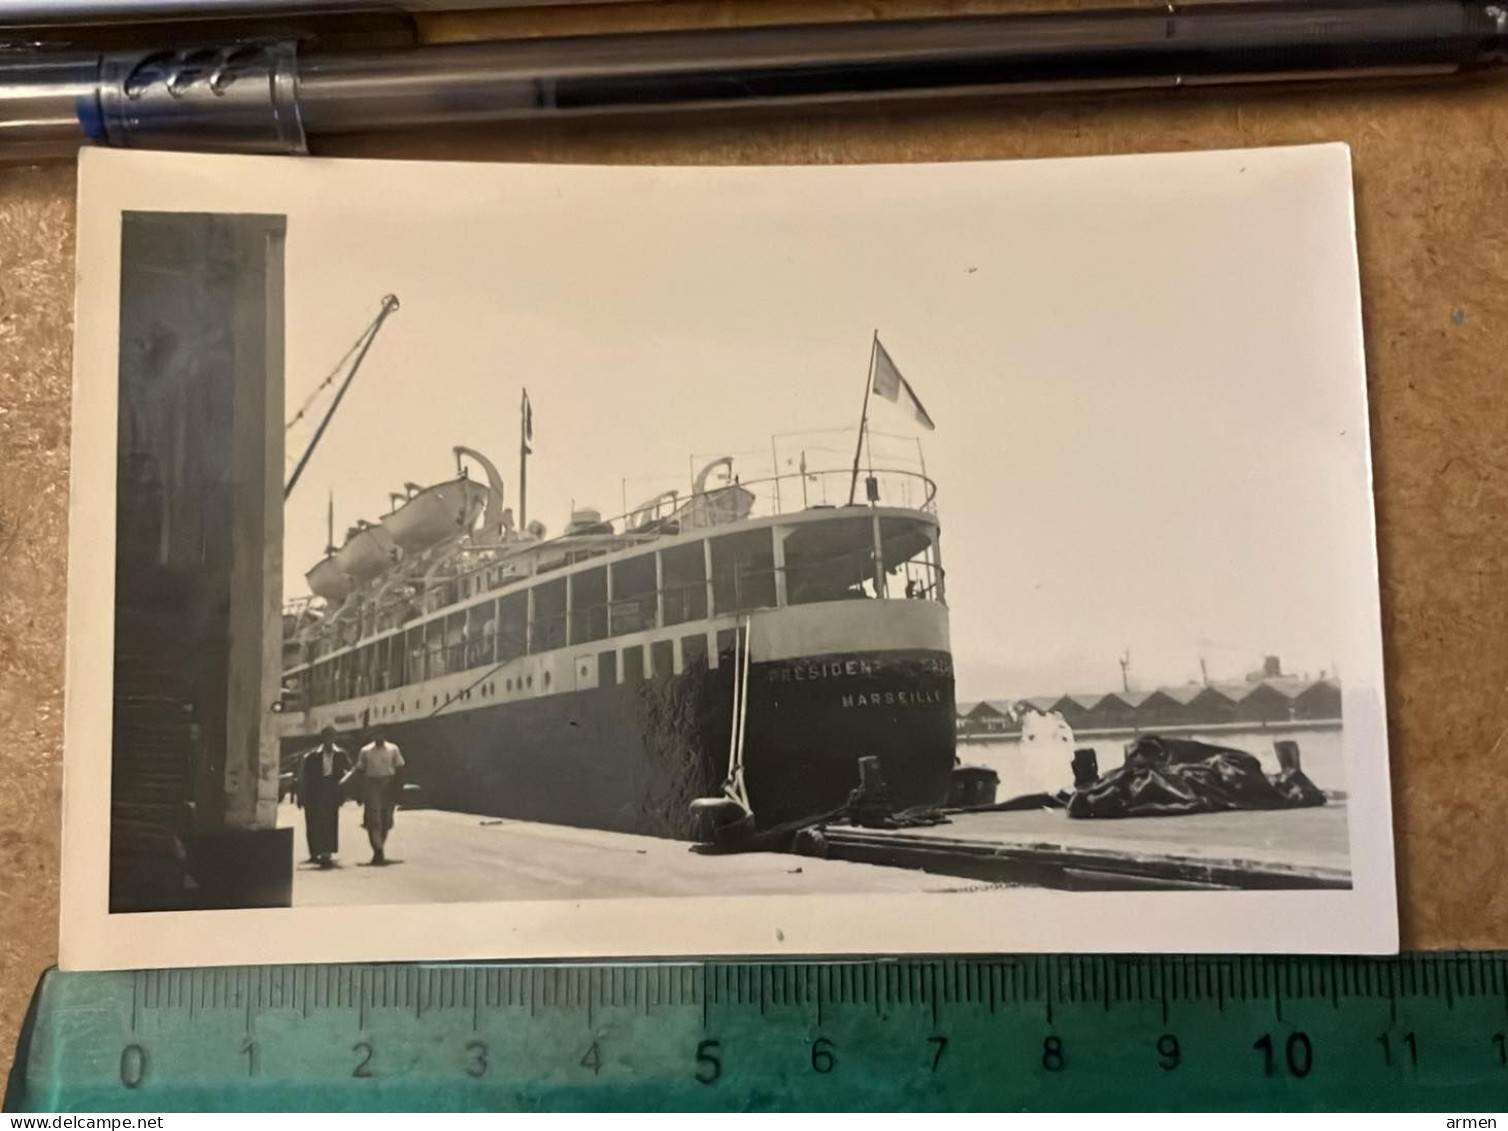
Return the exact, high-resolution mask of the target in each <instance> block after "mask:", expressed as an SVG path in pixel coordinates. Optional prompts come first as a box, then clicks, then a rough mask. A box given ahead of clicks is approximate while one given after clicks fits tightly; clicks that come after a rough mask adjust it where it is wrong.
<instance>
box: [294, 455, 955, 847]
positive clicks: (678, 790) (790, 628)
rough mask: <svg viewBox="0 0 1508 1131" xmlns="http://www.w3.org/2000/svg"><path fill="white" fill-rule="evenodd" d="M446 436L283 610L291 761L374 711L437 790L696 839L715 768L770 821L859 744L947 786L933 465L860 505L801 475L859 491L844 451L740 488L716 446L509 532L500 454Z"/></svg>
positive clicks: (879, 485) (891, 766)
mask: <svg viewBox="0 0 1508 1131" xmlns="http://www.w3.org/2000/svg"><path fill="white" fill-rule="evenodd" d="M454 451H455V456H456V466H457V474H456V476H455V477H454V478H451V479H447V480H445V481H444V482H440V483H435V484H432V485H429V486H423V487H421V486H418V485H415V484H408V485H407V486H406V487H405V490H404V491H403V492H401V493H395V494H394V495H393V496H392V497H391V510H390V511H389V512H388V513H387V514H385V515H383V516H382V518H381V520H380V521H378V522H375V523H367V522H361V523H357V524H356V525H355V526H354V527H352V528H351V529H350V531H349V532H348V534H347V536H346V539H345V541H344V542H343V543H342V544H341V545H340V546H338V547H335V546H333V545H332V546H331V548H330V550H329V551H328V553H327V555H326V556H325V557H324V558H323V559H322V560H320V561H319V562H317V563H316V564H315V565H314V566H313V568H311V569H310V570H309V571H308V573H307V575H306V579H307V581H308V586H309V590H310V594H309V595H308V596H305V597H303V598H300V599H298V600H296V601H294V602H292V603H291V604H290V605H289V606H288V607H287V608H286V609H285V612H284V618H283V693H282V701H281V704H280V709H281V715H280V726H281V732H280V734H281V739H282V748H283V753H284V755H285V757H289V756H292V755H294V754H296V753H298V752H300V751H303V750H306V749H308V748H309V747H310V746H311V745H313V744H314V743H315V742H316V741H317V736H318V735H319V733H320V731H321V729H322V728H323V727H325V726H327V725H329V726H334V727H335V728H336V729H337V730H338V731H339V732H340V733H341V735H342V741H344V742H346V743H348V744H354V743H358V742H362V741H364V740H365V739H366V738H367V737H368V736H369V735H370V734H371V733H372V732H373V731H374V730H376V729H377V728H381V729H382V730H383V731H385V732H386V733H387V735H388V736H389V737H390V738H391V739H392V740H393V741H394V742H397V743H398V744H399V745H400V746H401V747H402V748H403V752H404V756H405V758H406V759H407V761H408V764H409V780H410V781H411V782H412V783H414V784H416V785H417V786H419V787H420V789H421V790H422V795H423V797H424V799H425V801H426V803H428V804H431V805H435V806H438V807H441V808H447V809H455V810H459V811H464V812H472V813H479V814H486V815H494V816H502V817H514V818H520V819H527V820H532V821H544V822H551V823H558V824H566V825H575V826H582V827H592V828H601V829H610V830H618V831H625V832H637V833H648V834H653V835H660V836H676V837H688V836H691V835H693V831H694V830H693V825H692V818H691V813H690V806H691V802H692V801H693V800H695V799H697V798H700V797H707V796H709V795H712V796H715V795H718V794H719V793H720V792H722V791H724V790H725V789H728V790H731V791H732V793H733V794H736V796H737V797H738V799H739V801H740V803H741V805H743V806H744V807H746V808H747V809H748V810H749V811H750V813H751V815H752V818H753V823H754V824H755V826H756V827H758V828H764V829H767V828H771V827H774V826H778V825H782V824H785V823H787V822H791V821H796V820H800V819H803V818H806V817H810V816H813V815H818V814H822V813H826V812H828V811H831V810H833V809H835V808H838V807H840V806H842V805H843V804H844V802H845V799H846V798H847V797H848V795H849V792H850V791H851V790H852V789H854V787H855V786H856V785H857V784H858V782H859V773H858V759H859V758H861V757H865V756H875V757H878V759H879V762H880V767H881V769H882V772H883V776H884V780H885V784H886V787H887V789H888V792H889V796H890V799H891V801H892V803H893V804H894V806H895V807H896V808H897V809H901V808H906V807H909V806H925V805H938V804H941V803H943V801H944V800H945V798H946V796H947V792H948V784H949V776H950V773H951V771H952V767H953V764H954V697H953V670H952V659H951V655H950V651H949V634H948V610H947V606H946V604H945V601H944V596H945V594H944V584H943V570H942V562H941V557H940V552H939V542H938V538H939V527H938V518H937V510H936V505H935V498H934V496H935V489H934V487H933V484H932V482H931V481H930V480H928V479H927V478H926V477H925V476H924V475H920V474H917V473H915V472H902V471H880V472H871V473H870V474H869V475H868V476H867V477H865V479H864V481H863V486H864V487H865V488H866V490H865V492H864V493H865V496H866V499H867V501H866V502H862V503H857V504H854V503H849V504H848V505H831V504H829V503H827V502H825V501H824V502H816V501H809V500H810V496H811V495H812V494H814V493H820V490H815V491H814V487H816V488H820V487H824V486H827V485H829V484H835V485H839V489H838V491H837V494H838V497H839V498H850V499H851V498H852V495H853V487H854V486H855V485H856V484H855V483H854V482H853V481H851V480H850V471H849V470H848V469H846V468H845V469H844V470H843V471H842V472H810V471H808V470H807V469H806V468H805V467H804V466H803V468H802V470H801V472H799V473H797V474H792V475H786V476H777V477H775V478H773V479H768V480H763V481H759V482H750V483H748V484H745V483H741V482H740V481H739V478H738V476H737V475H735V474H734V471H733V460H732V459H731V458H722V459H718V460H715V461H713V462H711V463H710V464H708V465H707V466H706V467H704V468H702V470H701V472H700V474H698V475H697V476H696V477H695V478H694V480H693V482H692V483H691V485H690V486H691V490H690V493H689V495H684V496H683V495H682V494H681V493H680V492H678V491H666V492H665V493H663V494H661V495H659V496H657V497H656V498H654V499H652V500H650V501H649V502H647V503H645V504H643V505H642V506H640V507H638V508H637V509H635V510H634V511H633V512H632V513H630V514H628V515H624V516H622V517H621V518H616V519H603V518H602V517H601V515H600V514H599V512H597V511H594V510H587V509H582V510H577V511H575V513H573V514H572V515H571V519H570V522H569V524H568V525H567V526H566V528H565V530H564V533H562V534H561V535H559V536H558V537H553V538H550V537H546V536H545V531H544V528H543V527H542V526H540V525H539V524H538V523H534V524H529V525H526V526H524V527H523V528H522V529H516V528H515V525H514V518H513V514H512V512H511V510H509V509H507V508H505V506H504V497H503V482H502V478H501V476H500V475H499V473H498V470H497V468H496V467H495V466H494V465H493V463H492V462H491V461H490V460H489V459H488V458H487V457H486V456H484V455H483V454H482V453H481V452H478V451H475V450H473V449H470V448H464V447H457V448H455V449H454ZM472 466H475V467H476V468H477V469H479V470H480V472H481V476H480V478H479V479H474V478H472V474H471V467H472ZM834 476H841V479H840V480H839V479H834V478H833V477H834ZM782 500H783V501H782ZM522 518H523V514H522V508H521V514H520V519H521V520H522ZM331 541H332V542H333V538H332V539H331ZM735 779H737V780H736V781H735Z"/></svg>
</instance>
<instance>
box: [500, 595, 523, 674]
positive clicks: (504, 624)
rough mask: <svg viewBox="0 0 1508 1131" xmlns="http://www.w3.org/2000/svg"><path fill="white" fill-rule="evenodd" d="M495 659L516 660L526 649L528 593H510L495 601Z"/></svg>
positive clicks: (501, 661)
mask: <svg viewBox="0 0 1508 1131" xmlns="http://www.w3.org/2000/svg"><path fill="white" fill-rule="evenodd" d="M497 620H498V627H497V661H498V663H503V662H505V661H507V660H516V659H518V657H520V656H522V655H523V654H524V653H525V652H527V651H528V643H529V594H528V593H526V592H525V593H510V594H508V596H506V597H504V598H503V599H502V600H501V601H499V602H498V603H497Z"/></svg>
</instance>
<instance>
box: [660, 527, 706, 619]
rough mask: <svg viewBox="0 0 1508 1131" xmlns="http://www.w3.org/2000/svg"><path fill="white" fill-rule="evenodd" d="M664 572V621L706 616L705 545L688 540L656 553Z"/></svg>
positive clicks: (703, 617)
mask: <svg viewBox="0 0 1508 1131" xmlns="http://www.w3.org/2000/svg"><path fill="white" fill-rule="evenodd" d="M660 569H661V571H662V573H663V574H664V578H663V582H662V584H663V586H664V590H663V592H664V602H665V623H666V624H685V623H686V622H687V621H697V620H706V619H707V558H706V546H705V545H704V544H703V543H701V542H692V543H691V544H690V545H687V546H674V547H672V548H671V549H669V550H666V551H665V552H664V553H662V554H661V555H660Z"/></svg>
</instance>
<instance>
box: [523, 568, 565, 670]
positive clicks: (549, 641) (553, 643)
mask: <svg viewBox="0 0 1508 1131" xmlns="http://www.w3.org/2000/svg"><path fill="white" fill-rule="evenodd" d="M565 642H566V579H565V578H563V577H562V578H558V579H557V580H555V581H547V582H545V583H544V584H543V585H536V586H535V587H534V621H533V623H532V624H531V625H530V626H529V651H530V652H549V651H551V650H553V649H555V648H564V647H565Z"/></svg>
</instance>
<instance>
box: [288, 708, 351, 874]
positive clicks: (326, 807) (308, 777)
mask: <svg viewBox="0 0 1508 1131" xmlns="http://www.w3.org/2000/svg"><path fill="white" fill-rule="evenodd" d="M319 737H320V743H319V745H318V746H316V747H315V748H314V749H313V750H311V751H309V753H307V754H305V755H304V760H303V765H302V766H301V767H300V770H301V772H300V774H299V791H298V803H299V806H300V807H301V808H302V809H303V811H304V835H305V837H306V838H307V839H308V841H309V859H310V860H312V861H313V862H314V863H316V864H318V865H319V866H320V867H321V868H331V867H334V861H332V860H331V859H330V857H332V856H334V855H335V853H336V852H338V851H339V850H340V803H341V802H342V801H344V800H345V797H344V795H343V789H342V786H341V781H342V779H344V778H345V776H346V774H348V773H350V772H351V756H350V755H349V754H347V753H346V752H345V750H344V749H342V748H341V747H339V746H337V745H336V744H335V728H334V727H325V729H324V730H322V731H320V734H319Z"/></svg>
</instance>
